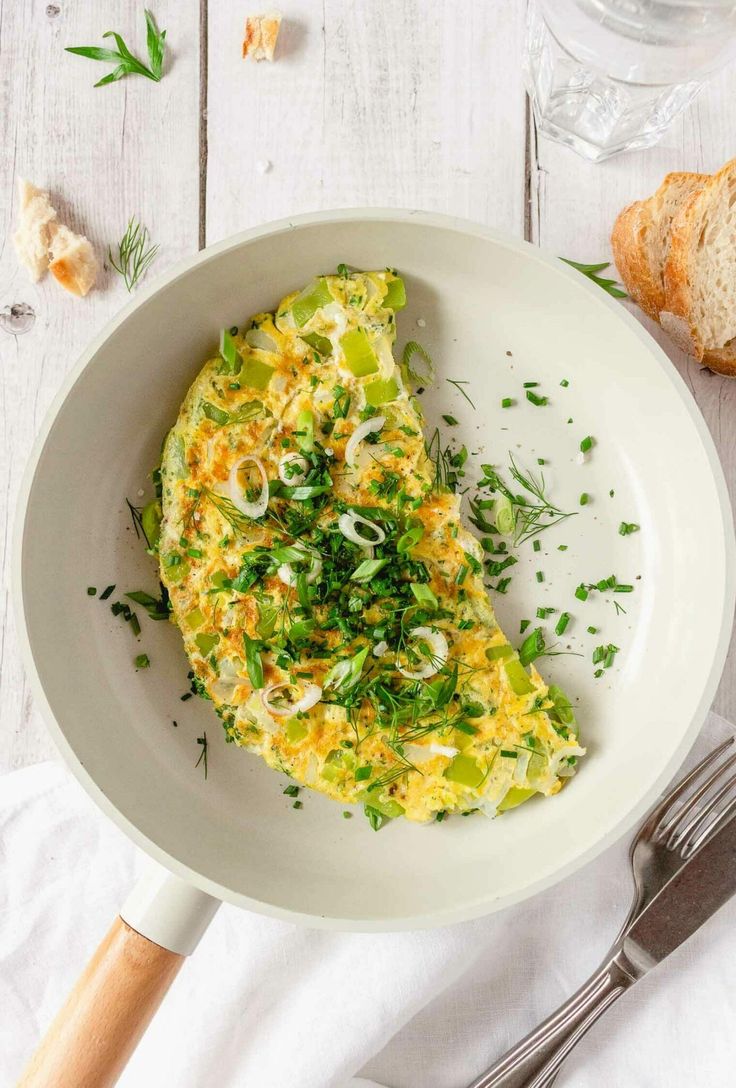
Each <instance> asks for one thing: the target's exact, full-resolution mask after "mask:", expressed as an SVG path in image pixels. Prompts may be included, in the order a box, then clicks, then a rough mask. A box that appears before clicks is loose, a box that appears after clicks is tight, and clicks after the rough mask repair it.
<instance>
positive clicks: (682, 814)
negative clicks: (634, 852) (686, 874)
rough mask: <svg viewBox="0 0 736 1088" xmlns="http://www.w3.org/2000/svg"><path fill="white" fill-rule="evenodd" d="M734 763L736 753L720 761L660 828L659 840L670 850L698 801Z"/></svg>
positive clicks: (735, 761)
mask: <svg viewBox="0 0 736 1088" xmlns="http://www.w3.org/2000/svg"><path fill="white" fill-rule="evenodd" d="M734 763H736V753H734V754H733V755H731V756H729V757H728V759H726V760H724V761H723V763H720V764H719V765H718V766H717V767H716V769H715V770H714V771H713V773H712V774H710V775H709V776H708V778H706V780H705V782H703V784H702V785H701V786H699V787H698V789H697V790H695V792H694V793H693V794H691V795H690V797H688V799H687V801H686V802H685V804H684V805H683V806H682V808H680V809H678V810H677V812H675V813H674V815H673V816H672V819H671V820H670V821H669V822H668V823H667V824H666V826H664V827H662V828H660V829H659V834H658V841H659V842H663V841H664V843H665V846H666V847H667V848H668V849H669V850H674V849H675V846H676V844H677V840H678V834H679V832H680V829H681V828H682V826H683V824H685V823H686V821H687V820H688V819H689V817H690V814H691V813H692V812H693V811H697V805H698V803H699V802H700V801H701V800H702V799H703V797H705V795H706V794H707V793H708V791H709V790H710V789H712V787H713V786H714V785H715V783H716V782H717V781H718V779H719V778H720V777H721V775H722V774H725V772H726V771H727V770H729V769H730V768H731V767H732V766H733V765H734Z"/></svg>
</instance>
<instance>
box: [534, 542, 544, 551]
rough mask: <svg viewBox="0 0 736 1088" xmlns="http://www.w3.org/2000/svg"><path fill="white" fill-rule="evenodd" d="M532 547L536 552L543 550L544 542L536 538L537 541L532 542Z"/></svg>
mask: <svg viewBox="0 0 736 1088" xmlns="http://www.w3.org/2000/svg"><path fill="white" fill-rule="evenodd" d="M532 547H533V548H534V551H535V552H539V551H541V550H542V542H541V540H535V541H534V543H533V544H532Z"/></svg>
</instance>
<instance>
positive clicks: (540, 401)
mask: <svg viewBox="0 0 736 1088" xmlns="http://www.w3.org/2000/svg"><path fill="white" fill-rule="evenodd" d="M526 399H527V400H528V401H530V403H531V404H536V406H537V407H538V408H543V407H544V406H545V404H549V398H548V397H540V396H538V395H537V394H536V393H534V392H533V391H532V390H531V389H527V391H526Z"/></svg>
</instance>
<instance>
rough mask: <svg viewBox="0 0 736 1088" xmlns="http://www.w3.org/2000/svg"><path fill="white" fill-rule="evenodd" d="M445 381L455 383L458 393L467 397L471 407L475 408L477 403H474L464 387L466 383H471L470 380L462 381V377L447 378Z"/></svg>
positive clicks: (450, 383) (449, 383)
mask: <svg viewBox="0 0 736 1088" xmlns="http://www.w3.org/2000/svg"><path fill="white" fill-rule="evenodd" d="M445 381H446V382H447V384H448V385H454V386H455V388H456V389H457V391H458V393H461V394H462V395H463V396H464V397H465V399H466V401H467V402H468V404H469V405H470V407H471V408H473V409H475V405H474V404H473V402H472V400H471V399H470V397H469V396H468V394H467V393H466V392H465V390H464V389H463V386H464V385H470V382H468V381H461V380H460V378H457V379H455V378H445Z"/></svg>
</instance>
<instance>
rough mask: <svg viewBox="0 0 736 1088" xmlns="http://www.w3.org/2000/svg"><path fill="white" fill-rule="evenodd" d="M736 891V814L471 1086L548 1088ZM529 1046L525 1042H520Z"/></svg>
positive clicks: (481, 1087)
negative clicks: (578, 1049) (604, 1020)
mask: <svg viewBox="0 0 736 1088" xmlns="http://www.w3.org/2000/svg"><path fill="white" fill-rule="evenodd" d="M734 893H736V818H733V819H731V820H729V822H728V823H727V824H725V825H724V826H723V827H722V829H721V830H720V831H719V832H718V833H717V834H716V835H715V836H714V837H713V838H712V839H711V840H710V842H708V843H707V844H706V845H705V846H703V847H702V848H701V849H700V850H699V851H698V853H697V854H695V856H694V857H693V858H692V859H691V860H690V861H689V862H688V863H687V864H686V865H685V866H684V867H683V868H682V869H681V870H680V872H679V873H678V874H677V876H675V877H673V878H672V880H671V881H670V882H669V883H668V884H667V885H665V887H664V888H663V889H662V891H661V892H660V893H659V895H657V896H656V898H655V899H654V900H653V901H652V902H651V903H650V904H649V906H648V907H647V908H646V910H644V911H643V912H642V913H641V914H640V915H639V916H638V917H637V918H636V919H635V920H634V922H633V923H632V924H631V926H630V927H629V928H628V929H627V930H626V931H625V932H624V933H623V934H622V935H621V936H620V937H619V938H618V940H617V941H616V943H615V944H614V946H613V948H612V949H611V951H610V953H609V955H608V956H607V958H606V959H605V960H604V962H603V963H602V965H601V967H600V968H599V969H598V970H597V971H596V972H595V974H594V975H593V976H592V977H591V978H590V980H589V981H588V982H586V983H585V985H584V986H582V987H581V988H580V989H579V990H578V992H577V993H576V994H574V995H573V997H571V998H570V1000H569V1001H568V1002H567V1003H566V1004H565V1005H563V1006H562V1008H560V1009H558V1010H557V1012H556V1013H554V1014H553V1015H552V1016H551V1017H550V1019H549V1020H548V1021H547V1022H546V1023H545V1024H544V1025H543V1030H542V1031H541V1032H540V1029H539V1028H537V1029H535V1031H534V1032H533V1034H534V1036H535V1042H534V1046H533V1047H532V1048H530V1049H528V1050H526V1051H523V1050H522V1055H521V1057H519V1049H518V1048H516V1047H515V1048H514V1052H512V1053H510V1054H509V1055H508V1057H507V1058H506V1059H504V1058H501V1060H500V1061H499V1062H497V1064H496V1065H494V1066H493V1068H492V1069H489V1070H488V1071H487V1072H486V1073H483V1074H482V1075H481V1076H480V1077H478V1079H477V1080H474V1081H473V1083H472V1084H471V1085H469V1088H546V1086H547V1085H548V1084H549V1082H550V1081H551V1080H552V1078H553V1077H554V1076H555V1074H556V1073H557V1071H558V1069H559V1068H560V1066H561V1064H562V1062H563V1061H564V1060H565V1058H566V1057H567V1055H568V1054H569V1053H570V1051H571V1050H572V1048H573V1047H574V1046H575V1044H576V1043H577V1042H578V1040H579V1039H580V1038H581V1037H582V1036H583V1035H584V1034H585V1032H586V1031H587V1030H588V1029H589V1028H590V1027H591V1026H592V1025H593V1024H594V1023H595V1021H596V1020H597V1019H598V1017H599V1016H601V1015H602V1013H604V1012H605V1011H606V1009H608V1008H610V1006H611V1005H612V1004H613V1003H614V1001H616V1000H617V999H618V998H619V997H620V996H621V995H622V994H623V993H625V992H626V990H628V989H629V987H630V986H633V985H634V983H636V982H638V981H639V979H640V978H642V977H643V976H644V975H645V974H646V973H647V972H648V971H650V970H651V969H652V967H656V966H657V964H658V963H661V962H662V960H663V959H666V957H667V956H669V955H670V953H671V952H674V951H675V949H676V948H679V947H680V945H681V944H683V943H684V942H685V941H686V940H687V939H688V937H691V936H692V935H693V933H695V932H696V930H698V929H700V927H701V926H702V925H703V923H704V922H707V921H708V919H709V918H710V917H711V916H712V915H713V914H715V913H716V911H717V910H719V909H720V908H721V907H722V906H723V905H724V904H725V903H727V902H728V900H729V899H730V898H731V896H732V895H734ZM522 1047H523V1044H522Z"/></svg>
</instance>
